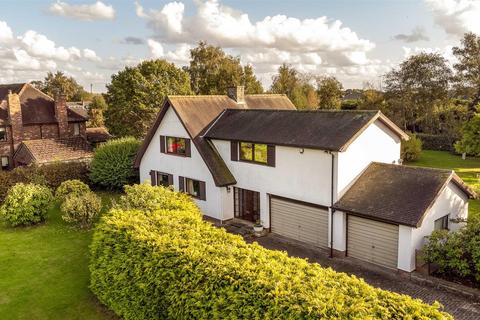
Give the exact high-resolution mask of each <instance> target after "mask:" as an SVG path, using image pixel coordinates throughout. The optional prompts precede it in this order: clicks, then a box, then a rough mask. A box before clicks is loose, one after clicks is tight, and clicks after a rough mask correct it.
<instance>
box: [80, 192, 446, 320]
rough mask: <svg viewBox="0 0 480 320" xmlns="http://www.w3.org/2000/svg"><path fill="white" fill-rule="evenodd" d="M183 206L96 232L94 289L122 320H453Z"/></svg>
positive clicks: (108, 222) (132, 213) (109, 219)
mask: <svg viewBox="0 0 480 320" xmlns="http://www.w3.org/2000/svg"><path fill="white" fill-rule="evenodd" d="M152 188H155V187H152ZM157 188H158V189H157V190H158V191H159V192H162V193H165V192H172V191H169V190H168V189H165V188H159V187H157ZM181 201H183V200H182V199H178V201H175V203H172V202H170V203H168V204H166V205H164V209H162V210H156V211H153V212H149V211H140V210H124V209H119V208H117V209H113V210H111V211H110V212H109V214H107V215H105V216H104V217H102V220H101V222H100V223H99V224H98V225H97V227H96V231H95V233H94V237H93V242H92V244H91V247H90V250H91V263H90V272H91V289H92V291H93V292H94V293H95V294H96V296H97V297H98V298H99V300H100V301H101V302H102V303H103V304H105V305H106V306H108V307H109V308H110V309H112V310H113V311H114V312H115V313H116V314H117V315H119V316H121V317H123V318H124V319H319V318H330V319H333V318H335V319H353V318H355V319H373V318H378V319H451V317H450V316H449V315H448V314H445V313H443V312H442V311H441V307H440V306H439V305H438V304H434V305H427V304H424V303H422V302H421V301H420V300H414V299H412V298H410V297H408V296H405V295H399V294H395V293H391V292H388V291H384V290H380V289H375V288H373V287H371V286H370V285H368V284H366V283H365V282H364V281H363V280H360V279H358V278H356V277H353V276H348V275H346V274H344V273H338V272H335V271H333V270H332V269H330V268H328V269H325V268H322V267H320V265H318V264H314V263H308V262H307V261H306V260H304V259H299V258H291V257H288V256H287V254H286V253H283V252H280V251H272V250H268V249H265V248H263V247H261V246H260V245H258V244H256V243H254V244H247V243H245V241H244V240H243V239H242V238H241V237H240V236H236V235H232V234H229V233H227V232H226V231H225V230H223V229H220V228H216V227H214V226H212V225H211V224H209V223H208V222H205V221H203V220H202V217H201V214H200V212H199V211H198V209H197V208H195V207H192V206H191V205H189V204H185V207H189V209H188V210H181V209H178V204H179V202H181ZM170 208H177V209H175V210H169V209H170Z"/></svg>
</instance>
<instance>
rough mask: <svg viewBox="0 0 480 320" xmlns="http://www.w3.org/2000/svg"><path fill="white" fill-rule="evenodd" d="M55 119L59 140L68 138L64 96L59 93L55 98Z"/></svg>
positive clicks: (65, 97)
mask: <svg viewBox="0 0 480 320" xmlns="http://www.w3.org/2000/svg"><path fill="white" fill-rule="evenodd" d="M55 118H56V119H57V121H58V136H59V138H66V137H67V136H68V115H67V96H66V95H65V94H62V93H60V94H57V95H56V96H55Z"/></svg>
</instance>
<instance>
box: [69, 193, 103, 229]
mask: <svg viewBox="0 0 480 320" xmlns="http://www.w3.org/2000/svg"><path fill="white" fill-rule="evenodd" d="M60 210H61V211H62V219H63V220H65V221H66V222H70V223H74V224H76V225H77V226H79V227H82V228H88V227H90V226H91V225H92V223H93V221H94V220H95V218H96V217H97V216H98V214H99V213H100V210H102V200H101V199H100V197H99V196H97V195H96V194H95V193H93V192H91V191H89V192H86V193H83V194H75V193H73V194H70V195H68V196H67V197H66V198H65V201H64V202H63V203H62V205H61V206H60Z"/></svg>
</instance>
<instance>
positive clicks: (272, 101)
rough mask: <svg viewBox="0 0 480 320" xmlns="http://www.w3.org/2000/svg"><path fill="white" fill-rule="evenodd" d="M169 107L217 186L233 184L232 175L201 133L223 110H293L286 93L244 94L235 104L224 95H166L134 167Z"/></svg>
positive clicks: (138, 164) (138, 162)
mask: <svg viewBox="0 0 480 320" xmlns="http://www.w3.org/2000/svg"><path fill="white" fill-rule="evenodd" d="M170 107H172V108H173V109H174V111H175V113H176V114H177V116H178V118H179V119H180V121H181V122H182V123H183V125H184V127H185V129H186V130H187V132H188V134H189V135H190V137H191V138H192V141H193V142H194V144H195V146H196V148H197V149H198V151H199V153H200V155H201V156H202V158H203V160H204V161H205V163H206V165H207V167H208V169H209V170H210V172H211V173H212V176H213V179H214V181H215V184H216V185H217V186H227V185H231V184H235V183H236V181H235V178H234V177H233V175H232V173H231V172H230V170H229V169H228V167H227V165H226V164H225V162H224V161H223V159H222V158H221V157H220V155H219V154H218V152H217V151H216V150H215V148H214V147H213V146H212V145H211V142H209V141H206V140H204V138H203V136H202V134H201V133H203V131H204V129H205V128H206V127H207V126H208V125H209V124H210V123H211V122H212V121H213V120H214V119H215V118H216V117H218V115H219V114H220V113H221V112H223V111H224V110H225V109H234V108H237V109H256V108H262V109H295V106H294V105H293V104H292V102H291V101H290V100H289V99H288V98H287V96H286V95H275V94H272V95H246V96H245V103H243V104H237V103H236V102H235V101H234V100H232V99H231V98H229V97H228V96H226V95H212V96H169V97H167V99H165V102H164V104H163V107H162V110H161V111H160V112H159V114H158V115H157V118H156V120H155V122H154V124H153V125H152V127H151V128H150V130H149V132H148V133H147V136H146V137H145V139H144V141H143V144H142V146H141V147H140V150H139V152H138V154H137V157H136V159H135V167H137V168H138V167H139V166H140V162H141V159H142V157H143V155H144V153H145V151H146V149H147V147H148V145H149V144H150V141H151V140H152V138H153V135H154V134H155V132H156V131H157V129H158V126H159V125H160V123H161V121H162V119H163V117H164V116H165V113H166V112H167V110H168V108H170Z"/></svg>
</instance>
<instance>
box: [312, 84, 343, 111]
mask: <svg viewBox="0 0 480 320" xmlns="http://www.w3.org/2000/svg"><path fill="white" fill-rule="evenodd" d="M317 94H318V100H319V106H320V109H340V106H341V105H342V97H343V86H342V84H341V83H340V81H338V80H337V79H336V78H335V77H330V76H325V77H320V78H318V79H317Z"/></svg>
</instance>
